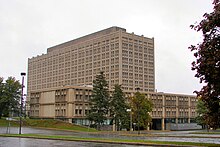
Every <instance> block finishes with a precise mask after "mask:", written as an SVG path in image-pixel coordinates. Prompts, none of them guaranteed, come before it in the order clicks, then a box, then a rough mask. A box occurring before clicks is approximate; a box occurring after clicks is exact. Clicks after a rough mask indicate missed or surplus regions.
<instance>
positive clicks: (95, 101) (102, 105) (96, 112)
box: [87, 72, 110, 130]
mask: <svg viewBox="0 0 220 147" xmlns="http://www.w3.org/2000/svg"><path fill="white" fill-rule="evenodd" d="M89 103H90V113H89V114H87V117H88V119H89V120H90V121H91V122H94V123H95V126H97V129H98V130H99V129H100V126H101V125H103V123H104V122H105V120H107V116H108V113H109V105H110V104H109V103H110V96H109V91H108V83H107V81H106V80H105V76H104V73H103V72H100V74H98V75H97V76H96V79H95V80H94V81H93V90H92V96H91V98H90V100H89Z"/></svg>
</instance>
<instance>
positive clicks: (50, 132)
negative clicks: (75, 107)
mask: <svg viewBox="0 0 220 147" xmlns="http://www.w3.org/2000/svg"><path fill="white" fill-rule="evenodd" d="M6 132H7V129H6V128H1V127H0V133H1V134H5V133H6ZM191 132H193V131H170V132H142V133H152V134H160V135H165V136H166V137H147V136H127V135H120V134H112V133H109V134H108V133H107V134H96V133H94V134H93V133H92V134H91V133H78V132H70V131H54V130H44V129H36V128H22V134H46V135H69V136H77V137H90V138H120V139H136V140H138V139H139V140H157V141H184V142H200V143H215V144H219V145H220V135H219V134H218V135H214V134H213V135H206V134H190V133H191ZM10 133H11V134H18V128H15V127H12V128H10ZM133 133H134V132H133ZM169 136H176V137H169ZM178 136H186V137H187V136H200V137H198V138H194V137H193V138H190V137H188V138H183V137H178ZM210 136H213V138H210ZM201 137H202V138H201ZM215 137H216V138H215Z"/></svg>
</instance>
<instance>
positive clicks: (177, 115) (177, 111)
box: [176, 96, 179, 124]
mask: <svg viewBox="0 0 220 147" xmlns="http://www.w3.org/2000/svg"><path fill="white" fill-rule="evenodd" d="M178 117H179V98H178V96H176V124H178Z"/></svg>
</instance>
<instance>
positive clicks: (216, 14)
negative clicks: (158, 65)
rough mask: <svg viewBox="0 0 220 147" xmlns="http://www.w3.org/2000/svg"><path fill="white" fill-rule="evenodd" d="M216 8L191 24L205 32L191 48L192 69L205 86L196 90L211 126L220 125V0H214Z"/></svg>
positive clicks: (197, 29)
mask: <svg viewBox="0 0 220 147" xmlns="http://www.w3.org/2000/svg"><path fill="white" fill-rule="evenodd" d="M213 4H214V10H213V12H211V13H210V14H208V13H205V14H204V19H203V20H202V21H201V22H200V23H199V24H197V25H191V28H193V29H194V30H195V31H197V32H200V31H201V32H202V33H203V42H201V43H198V44H197V45H196V46H195V45H191V46H190V47H189V49H191V51H192V52H193V53H194V56H195V58H196V60H195V61H193V62H192V70H195V71H196V74H195V77H197V78H199V79H200V83H204V84H205V86H203V88H202V89H201V90H200V91H196V93H197V96H198V97H201V100H202V101H203V102H204V105H205V107H206V108H207V112H206V114H205V116H206V119H207V120H206V121H207V122H208V123H209V124H208V125H210V127H212V128H216V127H218V126H220V76H219V75H220V2H219V0H214V2H213Z"/></svg>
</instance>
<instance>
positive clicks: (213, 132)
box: [190, 131, 220, 134]
mask: <svg viewBox="0 0 220 147" xmlns="http://www.w3.org/2000/svg"><path fill="white" fill-rule="evenodd" d="M190 134H220V132H219V131H218V132H215V131H211V132H192V133H190Z"/></svg>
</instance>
